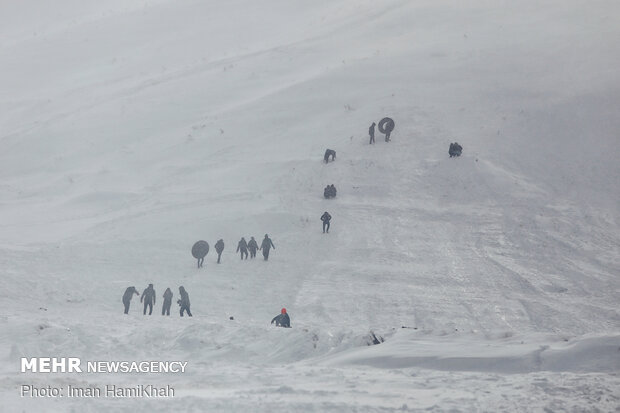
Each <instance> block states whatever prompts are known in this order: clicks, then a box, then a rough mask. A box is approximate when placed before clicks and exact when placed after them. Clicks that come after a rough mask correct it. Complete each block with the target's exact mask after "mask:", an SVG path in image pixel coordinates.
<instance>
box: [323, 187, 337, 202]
mask: <svg viewBox="0 0 620 413" xmlns="http://www.w3.org/2000/svg"><path fill="white" fill-rule="evenodd" d="M323 196H324V197H325V198H327V199H330V198H335V197H336V187H335V186H334V184H331V185H327V186H326V187H325V189H324V190H323Z"/></svg>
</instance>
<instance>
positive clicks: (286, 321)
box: [123, 284, 291, 328]
mask: <svg viewBox="0 0 620 413" xmlns="http://www.w3.org/2000/svg"><path fill="white" fill-rule="evenodd" d="M134 294H135V295H140V294H139V293H138V291H137V290H136V287H134V286H131V287H127V289H126V290H125V294H123V304H124V306H125V314H129V306H130V304H131V299H132V298H133V296H134ZM179 295H180V296H181V298H180V299H178V300H177V304H178V305H179V314H180V316H181V317H183V315H184V314H185V313H187V315H188V316H189V317H191V316H192V312H191V311H190V302H189V294H188V293H187V291H185V287H183V286H180V287H179ZM172 296H173V294H172V291H171V290H170V288H166V291H165V292H164V295H163V297H164V303H163V305H162V307H161V315H166V316H169V315H170V306H171V305H172ZM155 297H156V294H155V288H154V287H153V284H149V286H148V287H146V288H145V289H144V291H143V292H142V296H140V302H141V303H144V309H143V311H142V314H143V315H146V310H147V309H148V310H149V315H152V314H153V306H154V305H155ZM231 319H232V318H231ZM274 323H275V324H276V326H277V327H287V328H290V327H291V319H290V318H289V316H288V314H287V313H286V308H283V309H282V311H281V312H280V314H279V315H277V316H276V317H274V318H273V320H271V324H274Z"/></svg>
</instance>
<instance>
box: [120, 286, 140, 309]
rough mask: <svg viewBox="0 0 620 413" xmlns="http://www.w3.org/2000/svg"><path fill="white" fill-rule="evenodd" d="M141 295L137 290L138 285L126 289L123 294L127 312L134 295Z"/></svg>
mask: <svg viewBox="0 0 620 413" xmlns="http://www.w3.org/2000/svg"><path fill="white" fill-rule="evenodd" d="M134 294H135V295H140V293H139V292H137V291H136V287H133V286H132V287H127V289H126V290H125V294H123V305H124V306H125V314H128V313H129V304H130V303H131V299H132V298H133V295H134Z"/></svg>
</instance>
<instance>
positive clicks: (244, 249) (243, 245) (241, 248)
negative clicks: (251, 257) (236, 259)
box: [237, 237, 248, 260]
mask: <svg viewBox="0 0 620 413" xmlns="http://www.w3.org/2000/svg"><path fill="white" fill-rule="evenodd" d="M237 252H241V259H243V256H244V255H245V259H246V260H247V259H248V243H247V242H245V238H243V237H241V241H239V244H237Z"/></svg>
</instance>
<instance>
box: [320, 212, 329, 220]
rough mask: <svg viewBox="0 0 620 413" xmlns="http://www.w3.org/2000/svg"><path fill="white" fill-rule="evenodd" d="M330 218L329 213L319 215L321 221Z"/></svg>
mask: <svg viewBox="0 0 620 413" xmlns="http://www.w3.org/2000/svg"><path fill="white" fill-rule="evenodd" d="M330 219H332V216H331V215H329V214H328V213H327V212H325V213H324V214H323V215H321V221H323V222H329V220H330Z"/></svg>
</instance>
